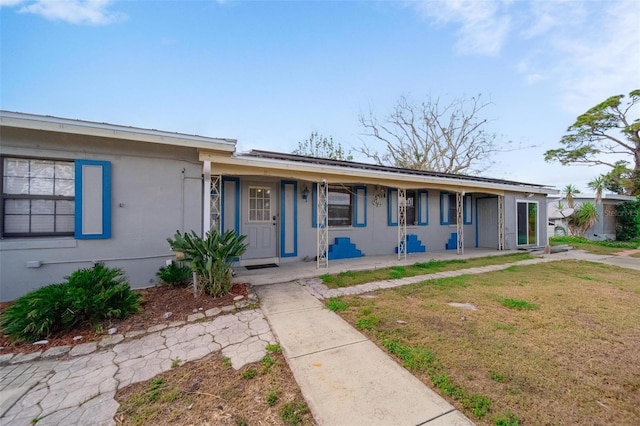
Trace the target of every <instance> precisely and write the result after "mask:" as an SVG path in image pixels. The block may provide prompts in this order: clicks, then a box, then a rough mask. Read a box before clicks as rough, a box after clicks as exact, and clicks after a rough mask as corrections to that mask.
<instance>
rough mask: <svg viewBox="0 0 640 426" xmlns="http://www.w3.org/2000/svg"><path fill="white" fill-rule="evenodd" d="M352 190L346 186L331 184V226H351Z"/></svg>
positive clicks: (329, 213) (329, 209)
mask: <svg viewBox="0 0 640 426" xmlns="http://www.w3.org/2000/svg"><path fill="white" fill-rule="evenodd" d="M351 201H352V200H351V191H350V190H349V189H348V188H344V187H333V186H329V200H328V203H329V206H328V207H329V208H328V215H329V226H351V219H352V217H353V213H352V202H351Z"/></svg>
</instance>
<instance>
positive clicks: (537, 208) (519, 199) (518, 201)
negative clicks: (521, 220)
mask: <svg viewBox="0 0 640 426" xmlns="http://www.w3.org/2000/svg"><path fill="white" fill-rule="evenodd" d="M518 203H525V204H536V205H537V207H536V242H535V244H531V243H530V242H527V243H526V244H520V243H519V242H518V231H519V229H518ZM515 212H516V247H526V246H540V245H541V244H540V202H539V201H537V200H527V199H523V198H516V209H515ZM527 214H529V207H528V206H527ZM528 239H529V221H528V220H527V240H528Z"/></svg>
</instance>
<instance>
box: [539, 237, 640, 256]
mask: <svg viewBox="0 0 640 426" xmlns="http://www.w3.org/2000/svg"><path fill="white" fill-rule="evenodd" d="M549 244H551V245H552V246H557V245H563V244H567V245H570V246H571V247H573V248H576V249H578V250H585V251H588V252H589V253H595V254H614V253H617V252H620V251H624V250H633V249H637V248H638V247H640V240H632V241H612V240H606V241H593V240H588V239H586V238H580V237H551V238H549Z"/></svg>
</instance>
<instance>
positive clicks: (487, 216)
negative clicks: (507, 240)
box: [476, 198, 498, 249]
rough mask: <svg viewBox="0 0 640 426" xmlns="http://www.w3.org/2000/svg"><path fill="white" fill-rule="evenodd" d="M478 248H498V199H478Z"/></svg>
mask: <svg viewBox="0 0 640 426" xmlns="http://www.w3.org/2000/svg"><path fill="white" fill-rule="evenodd" d="M476 212H477V214H478V218H477V219H478V222H477V223H478V247H484V248H492V249H497V248H498V199H497V198H478V199H477V204H476Z"/></svg>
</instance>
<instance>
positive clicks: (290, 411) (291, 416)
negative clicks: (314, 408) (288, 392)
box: [280, 402, 309, 426]
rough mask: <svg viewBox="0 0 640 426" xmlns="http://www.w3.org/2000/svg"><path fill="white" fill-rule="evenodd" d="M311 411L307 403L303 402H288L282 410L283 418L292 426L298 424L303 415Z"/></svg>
mask: <svg viewBox="0 0 640 426" xmlns="http://www.w3.org/2000/svg"><path fill="white" fill-rule="evenodd" d="M308 411H309V408H308V407H307V404H304V403H302V402H288V403H286V404H285V405H284V406H283V407H282V410H281V411H280V417H281V418H282V420H283V421H284V422H285V423H286V424H288V425H292V426H297V425H299V424H300V423H302V421H303V416H304V415H305V414H306V413H307V412H308Z"/></svg>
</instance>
